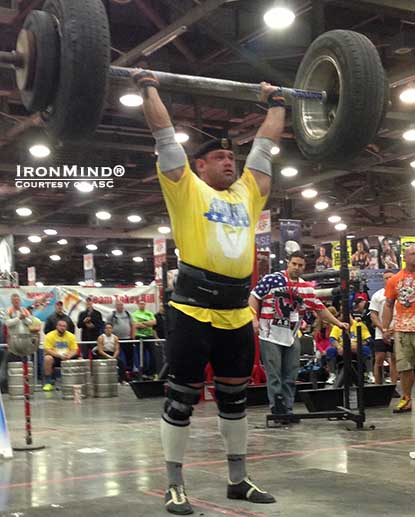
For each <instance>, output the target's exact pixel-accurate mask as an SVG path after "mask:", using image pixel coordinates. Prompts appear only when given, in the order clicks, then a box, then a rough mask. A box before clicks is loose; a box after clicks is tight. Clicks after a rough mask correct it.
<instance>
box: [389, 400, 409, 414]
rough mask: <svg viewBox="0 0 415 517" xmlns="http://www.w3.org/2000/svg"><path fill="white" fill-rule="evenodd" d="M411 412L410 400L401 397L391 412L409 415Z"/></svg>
mask: <svg viewBox="0 0 415 517" xmlns="http://www.w3.org/2000/svg"><path fill="white" fill-rule="evenodd" d="M410 411H412V400H411V399H407V398H405V397H402V398H401V400H400V401H399V402H398V405H397V406H396V408H395V409H394V410H393V412H394V413H409V412H410Z"/></svg>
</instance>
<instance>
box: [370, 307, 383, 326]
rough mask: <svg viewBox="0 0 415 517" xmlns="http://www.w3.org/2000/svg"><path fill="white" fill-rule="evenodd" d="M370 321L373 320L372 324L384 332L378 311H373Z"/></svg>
mask: <svg viewBox="0 0 415 517" xmlns="http://www.w3.org/2000/svg"><path fill="white" fill-rule="evenodd" d="M370 319H371V320H372V323H373V325H374V326H375V327H377V328H378V329H380V330H383V327H382V322H381V321H380V318H379V313H378V311H374V310H371V311H370Z"/></svg>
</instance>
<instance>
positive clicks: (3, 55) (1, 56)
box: [0, 50, 25, 68]
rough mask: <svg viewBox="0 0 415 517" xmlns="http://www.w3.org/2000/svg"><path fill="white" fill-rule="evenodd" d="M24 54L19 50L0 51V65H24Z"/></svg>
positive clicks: (18, 66)
mask: <svg viewBox="0 0 415 517" xmlns="http://www.w3.org/2000/svg"><path fill="white" fill-rule="evenodd" d="M24 62H25V60H24V56H23V54H21V53H20V52H16V51H15V50H13V51H12V52H3V51H1V52H0V65H5V67H10V66H14V67H15V68H21V67H22V66H23V65H24Z"/></svg>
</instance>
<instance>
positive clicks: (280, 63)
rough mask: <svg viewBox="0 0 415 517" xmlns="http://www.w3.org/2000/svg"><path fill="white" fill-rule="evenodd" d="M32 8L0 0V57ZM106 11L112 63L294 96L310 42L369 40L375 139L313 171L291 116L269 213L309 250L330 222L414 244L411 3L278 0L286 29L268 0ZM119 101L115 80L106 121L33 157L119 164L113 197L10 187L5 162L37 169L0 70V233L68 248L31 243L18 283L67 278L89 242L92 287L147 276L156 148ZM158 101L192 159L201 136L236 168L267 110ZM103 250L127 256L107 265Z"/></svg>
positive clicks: (27, 123) (32, 134) (158, 202)
mask: <svg viewBox="0 0 415 517" xmlns="http://www.w3.org/2000/svg"><path fill="white" fill-rule="evenodd" d="M42 3H43V2H42V1H39V0H34V1H33V0H32V1H28V0H14V1H10V0H9V1H5V0H0V50H12V49H14V47H15V42H16V35H17V32H18V30H19V27H20V26H21V23H22V20H23V19H24V17H25V16H26V14H27V13H28V12H29V11H30V10H31V9H38V8H40V6H41V5H42ZM104 3H105V5H106V8H107V11H108V15H109V19H110V25H111V33H112V60H113V62H114V63H115V64H120V65H127V66H145V67H148V68H153V69H155V70H160V71H171V72H175V73H180V74H189V75H202V76H212V77H217V78H224V79H232V80H237V81H242V82H254V83H259V82H260V81H262V80H267V81H270V82H272V83H274V84H280V85H284V86H292V85H293V81H294V78H295V74H296V70H297V68H298V66H299V63H300V61H301V59H302V56H303V55H304V53H305V51H306V49H307V47H308V46H309V45H310V43H311V41H312V40H313V39H314V38H315V37H317V36H318V35H319V34H321V33H323V32H325V31H327V30H331V29H353V30H356V31H359V32H361V33H363V34H365V35H366V36H368V37H369V38H370V39H371V40H372V42H373V43H374V44H375V45H376V47H377V48H378V50H379V53H380V55H381V58H382V61H383V65H384V67H385V69H386V71H387V76H388V79H389V84H390V94H391V102H390V105H389V110H388V113H387V116H386V118H385V121H384V123H383V126H382V128H381V129H380V131H379V133H378V136H377V138H376V140H375V141H374V142H373V144H372V145H370V146H369V147H368V148H367V149H365V151H363V152H362V153H361V155H360V156H359V157H358V158H357V159H355V160H354V161H353V162H352V163H347V164H344V165H342V164H339V165H338V166H337V167H336V168H335V169H333V168H332V167H329V166H328V165H327V164H324V163H321V164H317V165H316V164H312V163H310V162H307V161H305V159H304V158H302V156H301V154H300V152H299V150H298V148H297V146H296V143H295V139H294V136H293V132H292V125H291V117H290V113H288V114H287V120H286V127H285V131H284V134H283V138H282V141H281V144H280V147H281V153H280V154H279V155H278V156H276V157H275V164H274V165H275V179H274V184H273V190H272V195H271V197H270V200H269V203H268V208H270V209H271V211H272V217H273V224H274V226H275V228H277V223H278V218H281V217H292V218H295V219H301V220H302V221H303V222H304V224H303V235H304V242H305V243H306V244H307V246H310V245H311V244H318V243H319V242H321V241H322V240H328V239H330V238H334V237H335V236H336V234H335V233H333V228H332V225H330V224H329V223H327V216H328V215H330V213H338V214H339V215H341V216H342V217H343V220H344V221H345V222H346V223H347V224H348V225H349V229H350V231H351V232H352V233H354V234H356V235H359V234H360V235H368V234H385V233H391V234H396V235H399V234H402V232H403V233H407V234H409V235H410V234H411V233H412V234H413V228H414V222H415V189H414V188H413V187H411V185H410V184H411V180H413V179H414V177H415V168H411V166H410V163H411V162H412V161H414V160H415V144H414V142H412V143H408V142H406V141H405V140H403V138H402V134H403V132H404V131H405V130H407V129H408V128H409V127H410V125H411V124H415V107H414V105H412V108H411V105H405V104H403V103H402V102H401V101H400V99H399V94H400V93H401V92H402V90H403V89H404V88H405V87H407V86H408V85H409V84H411V83H412V84H414V85H415V3H414V1H413V0H345V1H337V0H332V1H330V0H327V1H324V0H313V1H311V0H289V1H288V2H287V3H288V4H290V6H292V8H293V9H294V10H295V13H296V20H295V22H294V24H293V25H292V26H291V27H290V28H288V29H286V30H283V31H273V30H271V29H269V28H267V27H266V26H265V24H264V21H263V14H264V12H265V11H266V10H267V8H269V7H270V6H272V5H273V4H275V3H276V1H272V0H266V1H265V0H255V1H254V0H239V1H238V0H234V1H226V0H224V1H217V0H216V1H214V0H204V1H201V0H200V1H198V0H180V1H178V0H111V1H110V0H106V1H105V2H104ZM178 27H185V29H183V30H184V32H183V33H182V34H181V35H179V36H177V37H176V38H173V36H172V35H174V34H176V33H177V29H178ZM174 31H176V32H174ZM180 32H182V30H180ZM170 36H171V37H170ZM172 38H173V40H172V41H170V43H167V44H163V42H164V41H166V40H169V39H172ZM158 47H159V48H158ZM154 49H156V50H154ZM144 54H145V55H144ZM125 91H126V85H125V81H124V82H119V83H117V81H115V80H112V82H111V88H110V92H109V96H108V101H107V106H106V111H105V114H104V117H103V119H102V122H101V124H100V126H99V127H98V130H97V132H96V135H95V137H94V139H93V140H92V141H85V142H82V143H77V144H69V143H68V144H66V145H64V146H61V145H59V144H57V143H56V142H50V141H49V144H50V145H51V146H52V154H51V156H50V157H49V158H47V159H46V160H43V161H42V165H45V164H47V165H59V164H68V165H70V164H78V165H84V166H87V165H91V166H100V165H105V166H114V165H116V164H121V165H123V166H124V167H125V168H126V174H125V175H124V176H123V177H122V178H120V179H118V180H117V182H116V187H115V188H113V189H105V190H98V189H96V190H95V191H93V192H92V193H89V194H83V193H80V192H78V191H76V190H74V191H72V190H71V191H65V190H56V189H55V190H34V189H24V190H22V189H17V188H15V186H14V180H15V176H16V165H18V164H20V165H32V166H33V165H34V163H35V160H34V159H33V158H31V157H30V155H29V153H28V147H29V145H30V144H32V143H33V142H35V141H38V140H39V138H40V137H42V136H45V133H44V131H43V130H42V123H41V119H40V117H38V116H37V115H34V116H33V115H32V116H30V115H29V114H28V113H27V112H25V109H24V108H23V106H22V104H21V102H20V99H19V94H18V91H17V87H16V84H15V79H14V74H13V73H12V72H11V71H10V70H6V69H0V203H1V209H0V233H1V234H4V233H12V234H14V235H15V240H16V245H17V246H16V247H18V246H21V245H22V243H25V244H27V236H28V235H31V234H39V235H40V234H42V232H43V229H44V228H48V227H52V228H55V229H57V230H58V235H59V238H66V239H67V240H68V244H67V245H66V246H59V245H58V244H56V240H57V238H53V237H47V238H44V240H43V241H42V243H41V244H31V248H32V253H31V254H30V255H25V256H24V255H20V254H18V253H17V254H16V262H17V268H18V270H19V271H20V273H21V274H22V276H23V278H24V279H25V278H26V274H25V269H26V267H27V266H28V265H34V266H36V269H37V276H38V279H39V280H44V281H47V282H48V283H76V282H78V281H79V280H80V279H81V277H82V255H83V253H85V244H86V243H96V244H97V246H98V251H97V252H95V256H96V259H95V262H96V267H97V279H98V280H101V279H102V280H103V281H104V282H105V283H107V284H108V283H131V282H133V281H136V280H142V281H145V282H149V281H151V280H152V279H153V277H154V274H153V258H152V240H151V239H152V238H153V237H155V236H157V227H158V226H160V225H161V224H164V223H167V222H168V219H167V212H166V208H165V205H164V202H163V200H162V196H161V191H160V188H159V185H158V183H157V179H156V176H155V171H154V163H155V155H154V142H153V139H152V137H151V134H150V133H149V131H148V129H147V127H146V124H145V122H144V120H143V116H142V111H141V110H140V108H138V109H137V108H136V109H131V108H126V107H123V106H122V105H121V104H120V103H119V97H120V95H121V94H122V93H123V92H125ZM163 98H164V99H165V101H166V103H167V104H168V106H169V110H170V112H171V114H172V118H173V120H174V124H175V126H176V128H182V129H183V130H186V132H188V133H189V135H190V139H189V142H188V143H186V144H185V147H186V149H187V150H188V151H189V152H191V150H192V149H193V148H194V146H195V145H198V144H200V143H201V142H203V141H205V140H206V139H208V138H210V137H212V136H219V135H228V136H229V137H231V138H232V140H233V143H234V145H235V150H236V155H237V157H238V161H239V163H240V164H242V162H243V159H244V157H245V156H246V155H247V153H248V151H249V146H250V144H251V142H252V139H253V137H254V134H255V132H256V130H257V128H258V127H259V125H260V123H261V121H262V120H263V118H264V114H265V112H264V109H263V108H262V107H261V106H260V105H255V104H250V103H244V102H241V101H233V100H220V99H215V98H212V97H211V98H209V97H195V96H191V95H188V94H186V93H185V92H183V93H181V94H170V95H163ZM362 123H363V124H364V123H365V121H364V120H363V121H362ZM46 138H47V136H46ZM36 165H39V161H37V162H36ZM288 165H290V166H294V167H296V168H297V169H298V170H299V174H298V175H297V176H296V177H295V178H292V179H289V178H283V177H282V176H281V175H280V174H279V171H280V169H281V168H282V167H284V166H288ZM306 186H314V187H315V188H316V190H318V192H319V195H320V197H321V198H324V199H325V200H327V201H328V203H329V204H330V208H329V209H327V210H325V211H323V212H317V211H316V210H315V208H314V206H313V205H314V201H310V200H306V199H304V198H303V197H302V196H301V191H302V190H303V189H304V188H305V187H306ZM19 206H29V207H30V208H31V209H32V210H33V215H32V216H31V217H29V218H24V219H23V218H20V217H18V216H17V215H16V213H15V209H16V208H17V207H19ZM99 209H107V210H109V211H110V212H111V213H112V218H111V220H110V221H108V222H105V221H98V220H97V218H96V217H95V213H96V212H97V211H98V210H99ZM132 213H135V214H138V215H140V216H141V217H142V218H143V219H142V221H141V222H140V223H138V224H133V223H130V222H128V221H127V219H126V216H127V215H130V214H132ZM408 232H410V233H408ZM275 237H277V233H276V232H275ZM113 248H119V249H121V250H123V252H124V254H123V255H122V256H121V257H114V256H113V255H111V249H113ZM173 250H174V244H173V242H172V241H170V243H169V257H170V265H171V266H174V263H175V260H174V253H173ZM58 251H59V253H60V255H61V256H62V260H61V261H60V262H58V263H52V262H51V261H50V260H49V255H51V254H53V253H57V252H58ZM137 255H139V256H142V257H143V258H144V261H143V262H142V263H134V262H133V261H132V257H133V256H137Z"/></svg>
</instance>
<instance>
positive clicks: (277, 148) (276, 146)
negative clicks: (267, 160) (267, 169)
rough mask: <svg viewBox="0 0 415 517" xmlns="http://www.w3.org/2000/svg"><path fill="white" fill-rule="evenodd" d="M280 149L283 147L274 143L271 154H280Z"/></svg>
mask: <svg viewBox="0 0 415 517" xmlns="http://www.w3.org/2000/svg"><path fill="white" fill-rule="evenodd" d="M280 151H281V149H280V148H279V147H278V145H274V147H271V154H272V155H273V156H276V155H277V154H280Z"/></svg>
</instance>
